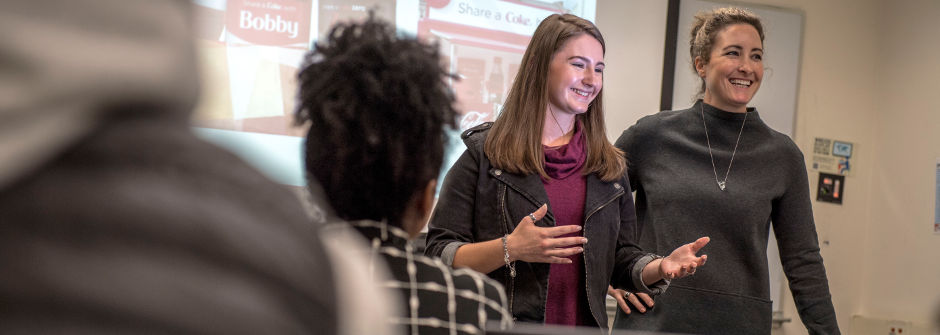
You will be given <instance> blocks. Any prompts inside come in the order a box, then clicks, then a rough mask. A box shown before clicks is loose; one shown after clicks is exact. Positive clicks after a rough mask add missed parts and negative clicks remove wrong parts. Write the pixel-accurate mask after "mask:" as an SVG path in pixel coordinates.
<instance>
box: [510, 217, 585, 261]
mask: <svg viewBox="0 0 940 335" xmlns="http://www.w3.org/2000/svg"><path fill="white" fill-rule="evenodd" d="M546 212H548V205H542V207H539V209H538V210H536V211H535V212H533V213H532V214H530V215H526V216H525V217H524V218H522V220H521V221H519V225H517V226H516V229H515V230H513V231H512V233H511V234H509V237H507V241H506V245H507V248H508V249H509V260H510V261H515V260H521V261H526V262H530V263H565V264H567V263H571V260H570V259H568V258H566V257H568V256H571V255H576V254H578V253H581V252H583V251H584V248H582V247H581V244H584V243H586V242H587V239H586V238H584V237H580V236H575V237H558V236H561V235H565V234H569V233H574V232H577V231H580V230H581V227H580V226H577V225H567V226H560V227H549V228H546V227H539V226H536V225H535V221H538V220H541V219H542V218H543V217H545V213H546ZM533 217H534V219H533Z"/></svg>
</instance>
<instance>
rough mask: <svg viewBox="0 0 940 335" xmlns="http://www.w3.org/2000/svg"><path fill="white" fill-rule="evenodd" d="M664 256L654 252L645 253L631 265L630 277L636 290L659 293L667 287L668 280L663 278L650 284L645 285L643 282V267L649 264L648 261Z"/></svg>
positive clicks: (651, 293) (652, 293)
mask: <svg viewBox="0 0 940 335" xmlns="http://www.w3.org/2000/svg"><path fill="white" fill-rule="evenodd" d="M660 258H664V257H663V256H659V255H656V254H646V255H645V256H643V257H640V259H638V260H637V261H636V263H635V265H634V266H633V270H632V273H631V277H632V278H633V286H634V287H636V288H637V290H638V291H637V292H642V293H646V294H649V295H659V294H663V293H665V292H666V289H667V288H669V280H667V279H663V280H660V281H658V282H655V283H653V284H652V285H650V286H647V285H646V284H644V283H643V268H645V267H646V266H647V265H649V263H650V262H652V261H654V260H657V259H660Z"/></svg>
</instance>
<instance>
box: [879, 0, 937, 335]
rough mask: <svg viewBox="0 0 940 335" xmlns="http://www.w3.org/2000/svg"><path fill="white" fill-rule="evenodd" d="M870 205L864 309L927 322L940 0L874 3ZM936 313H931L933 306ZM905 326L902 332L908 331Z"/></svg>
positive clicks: (931, 290) (932, 294)
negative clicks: (875, 48)
mask: <svg viewBox="0 0 940 335" xmlns="http://www.w3.org/2000/svg"><path fill="white" fill-rule="evenodd" d="M878 12H879V13H880V16H879V18H880V19H882V20H883V21H881V29H880V31H879V35H878V37H879V47H878V53H877V55H878V57H879V59H878V63H877V64H878V65H879V66H878V67H877V69H876V74H877V79H878V80H877V83H878V84H877V86H876V94H875V97H876V98H877V104H876V110H875V112H874V118H875V122H876V126H875V127H874V129H873V130H874V132H873V137H874V140H873V141H872V142H873V143H872V145H871V149H870V150H872V151H873V154H874V156H875V157H876V159H874V160H873V164H872V179H871V189H872V190H873V191H874V192H871V193H869V194H868V196H869V202H870V205H871V207H870V208H869V210H868V215H870V217H871V222H870V224H869V234H870V236H871V238H870V239H869V241H868V243H866V245H865V248H864V249H863V250H864V254H863V255H862V256H863V257H864V258H865V259H868V260H870V261H869V262H868V264H867V265H868V266H867V267H866V268H865V273H864V274H863V276H864V278H865V279H866V283H865V286H866V287H865V292H863V294H862V308H861V312H862V313H863V314H864V315H867V316H876V317H883V318H886V319H901V320H909V321H913V322H914V323H915V326H916V324H917V323H926V322H927V321H928V320H930V317H931V315H932V314H931V312H933V313H936V311H935V310H933V309H932V308H931V307H934V306H936V304H937V303H938V302H940V235H934V234H933V232H932V224H933V222H934V221H933V220H934V213H933V209H934V201H935V200H934V197H935V194H934V192H935V189H934V187H935V183H936V180H935V178H936V176H935V171H936V170H935V164H936V163H937V158H940V100H938V96H937V94H938V92H940V90H938V89H940V56H938V55H940V1H937V0H905V1H885V2H883V3H880V6H879V7H878ZM933 315H936V314H933ZM905 334H906V333H905Z"/></svg>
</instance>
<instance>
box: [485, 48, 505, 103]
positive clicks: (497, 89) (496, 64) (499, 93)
mask: <svg viewBox="0 0 940 335" xmlns="http://www.w3.org/2000/svg"><path fill="white" fill-rule="evenodd" d="M503 87H504V86H503V59H502V57H495V58H493V68H492V70H490V76H489V78H487V79H486V96H487V102H488V103H492V104H498V105H502V104H503Z"/></svg>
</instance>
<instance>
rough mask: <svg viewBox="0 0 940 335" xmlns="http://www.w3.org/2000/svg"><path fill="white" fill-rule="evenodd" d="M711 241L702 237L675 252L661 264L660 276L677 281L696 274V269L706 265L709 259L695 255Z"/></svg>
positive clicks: (705, 256)
mask: <svg viewBox="0 0 940 335" xmlns="http://www.w3.org/2000/svg"><path fill="white" fill-rule="evenodd" d="M709 240H710V239H709V238H708V237H702V238H699V239H698V240H695V242H692V243H689V244H685V245H683V246H681V247H678V248H676V250H673V251H672V253H671V254H669V256H667V257H666V258H664V259H663V260H662V262H661V263H659V273H660V275H662V276H663V278H665V279H676V278H682V277H685V276H688V275H691V274H693V273H695V269H696V268H697V267H699V266H702V265H705V260H706V259H708V256H707V255H702V256H701V257H699V256H696V255H695V253H697V252H698V251H699V250H701V249H702V247H704V246H705V245H706V244H708V241H709Z"/></svg>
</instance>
